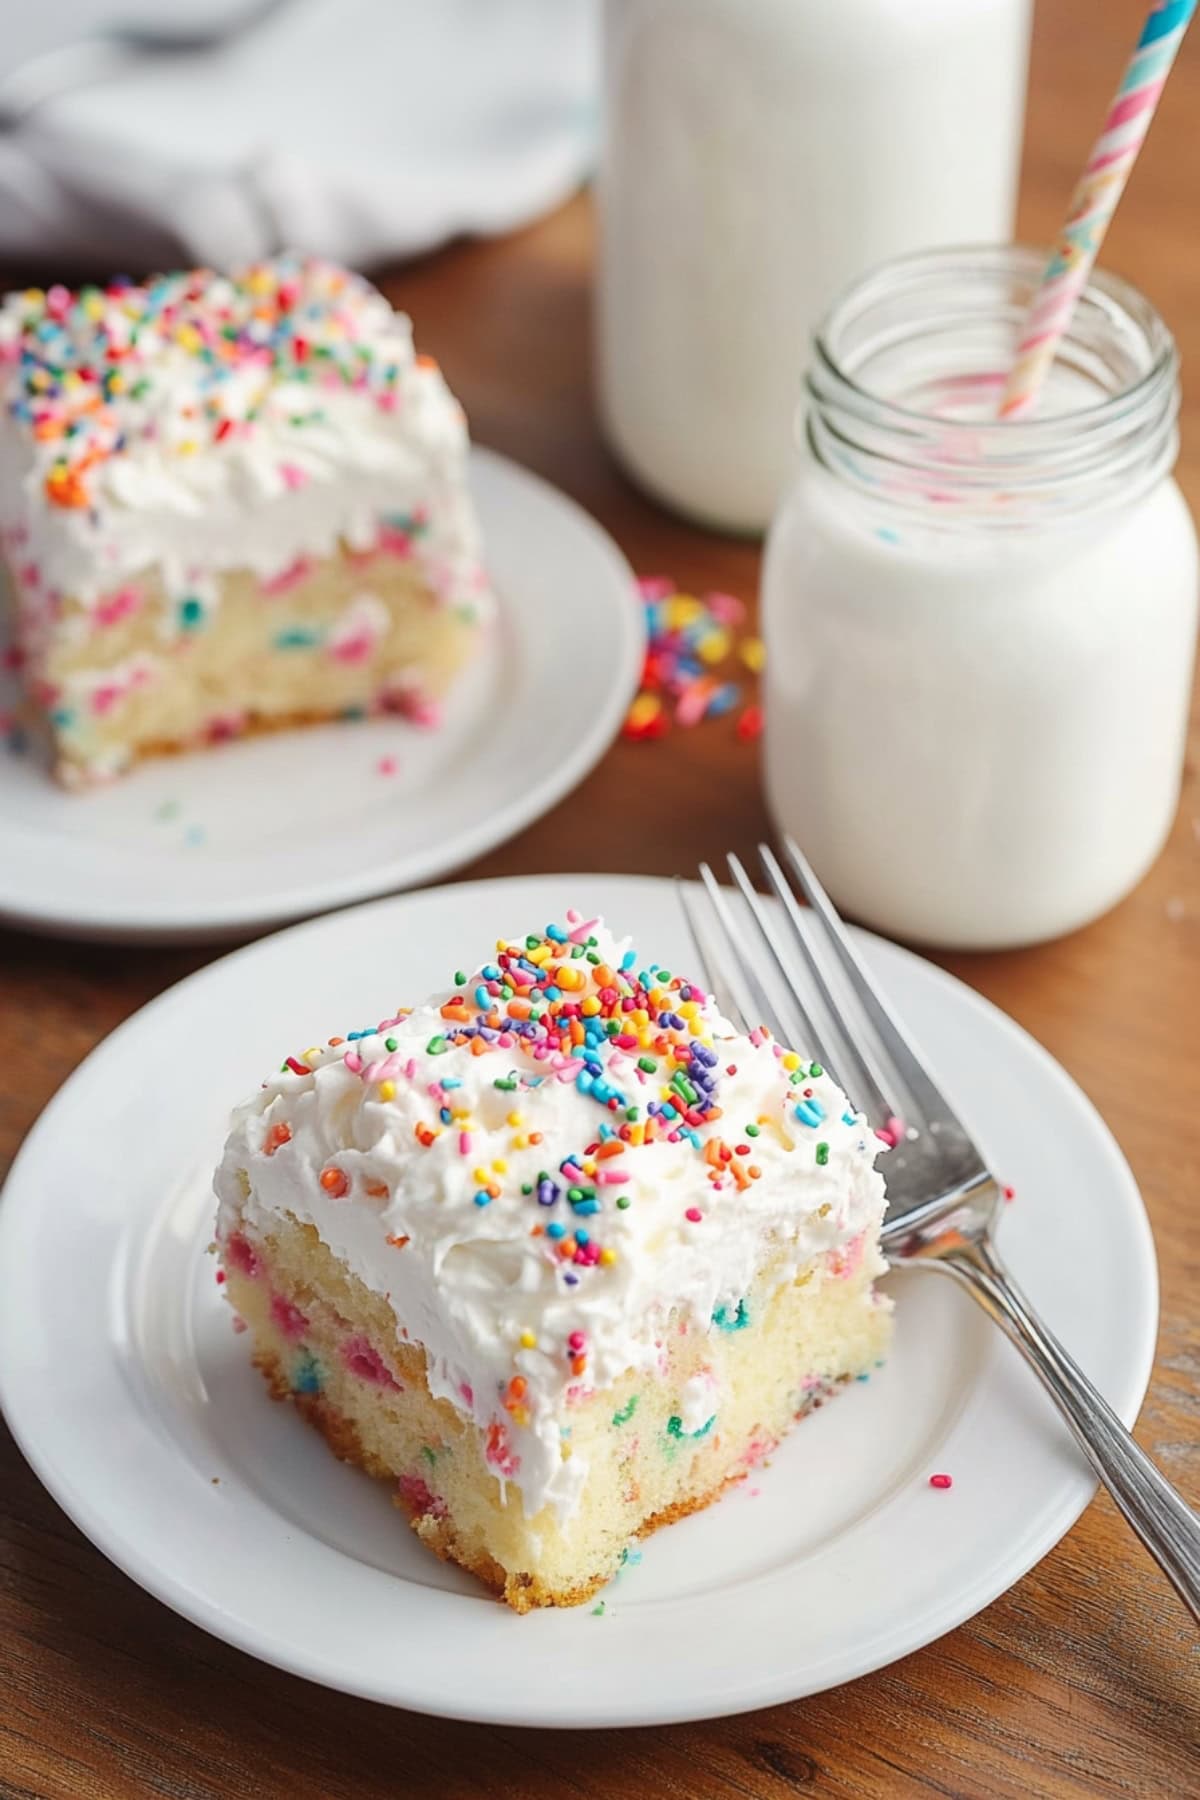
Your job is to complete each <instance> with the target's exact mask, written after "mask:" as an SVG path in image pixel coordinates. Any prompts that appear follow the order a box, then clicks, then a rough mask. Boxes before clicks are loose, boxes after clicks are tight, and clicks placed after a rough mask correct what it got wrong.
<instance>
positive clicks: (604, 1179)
mask: <svg viewBox="0 0 1200 1800" xmlns="http://www.w3.org/2000/svg"><path fill="white" fill-rule="evenodd" d="M596 1180H597V1181H598V1182H599V1183H600V1185H601V1187H620V1186H621V1184H622V1182H625V1181H628V1180H629V1177H628V1175H622V1174H621V1172H620V1171H619V1170H618V1169H601V1171H600V1173H599V1174H598V1175H597V1177H596Z"/></svg>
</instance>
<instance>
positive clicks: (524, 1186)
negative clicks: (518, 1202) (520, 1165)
mask: <svg viewBox="0 0 1200 1800" xmlns="http://www.w3.org/2000/svg"><path fill="white" fill-rule="evenodd" d="M521 1192H522V1193H523V1194H532V1192H533V1183H532V1181H523V1182H522V1183H521Z"/></svg>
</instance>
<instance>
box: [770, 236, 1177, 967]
mask: <svg viewBox="0 0 1200 1800" xmlns="http://www.w3.org/2000/svg"><path fill="white" fill-rule="evenodd" d="M1041 265H1042V259H1041V257H1040V256H1037V255H1035V254H1034V253H1032V252H1030V251H1025V250H1020V249H1002V250H1001V249H995V250H978V249H974V250H954V251H945V252H941V253H938V254H933V255H928V256H920V257H913V258H909V259H907V260H904V261H901V262H898V263H894V264H892V265H890V266H889V267H887V268H885V269H882V270H879V271H877V272H875V273H874V274H873V275H870V276H868V277H867V278H866V279H865V280H863V281H862V282H860V283H859V284H858V285H857V286H856V287H854V288H852V289H851V290H850V292H849V293H847V294H846V295H844V296H843V298H842V299H841V300H840V301H839V302H838V303H837V304H836V305H835V307H834V309H833V311H832V313H831V314H830V315H829V317H828V319H827V320H826V321H825V323H824V325H823V326H822V327H821V329H820V331H819V333H818V335H817V338H816V341H815V345H814V349H813V357H812V366H811V370H810V373H809V377H808V407H807V416H806V418H805V419H804V420H803V421H802V424H803V444H802V456H801V464H800V469H799V473H798V475H797V477H796V480H795V482H794V484H793V486H792V488H791V490H790V492H789V493H788V494H787V496H786V498H785V499H784V500H783V502H782V504H781V507H780V511H779V513H778V516H777V518H776V520H775V522H774V524H773V526H772V529H771V533H770V537H769V540H768V544H767V552H766V559H765V564H764V574H763V610H764V633H765V636H766V640H767V675H766V742H765V760H766V779H767V793H768V800H769V804H770V807H771V811H772V813H773V815H774V818H775V820H776V822H777V824H778V825H779V827H780V828H781V829H782V830H784V831H788V832H790V833H792V835H793V836H794V837H795V838H797V840H798V841H799V842H800V844H801V845H802V846H803V848H804V849H805V851H806V852H807V853H808V855H809V856H810V857H811V858H812V861H813V863H814V865H815V867H816V869H817V871H818V873H819V875H820V877H821V879H822V880H823V881H824V882H825V883H826V884H827V885H828V887H829V890H830V892H831V894H832V896H833V898H834V900H835V901H836V902H837V904H838V905H839V906H840V907H841V908H843V909H844V911H846V912H847V913H849V914H850V915H851V916H853V917H854V918H857V919H861V920H862V921H863V922H864V923H866V924H868V925H873V926H876V927H878V928H879V929H880V930H882V931H885V932H887V933H889V934H891V935H893V936H897V937H904V938H909V939H913V940H915V941H917V942H924V943H931V944H937V945H943V946H947V947H954V948H968V949H985V948H999V947H1003V946H1008V945H1017V944H1027V943H1031V942H1034V941H1036V940H1038V939H1042V938H1048V937H1053V936H1055V935H1057V934H1058V933H1060V932H1065V931H1070V930H1072V929H1073V928H1074V927H1076V926H1079V925H1082V924H1084V923H1085V922H1086V921H1087V920H1089V919H1094V918H1096V917H1097V916H1098V915H1099V914H1100V913H1102V912H1104V911H1105V910H1106V909H1107V908H1108V907H1110V906H1112V905H1113V904H1114V902H1116V901H1117V900H1119V899H1120V898H1121V897H1122V895H1124V894H1126V893H1127V892H1128V891H1129V889H1130V888H1131V887H1133V886H1134V884H1135V883H1136V882H1137V881H1138V880H1139V878H1140V877H1141V876H1142V875H1143V874H1144V873H1145V871H1146V870H1147V869H1148V868H1149V867H1150V865H1151V863H1152V862H1153V861H1154V859H1155V857H1156V856H1157V855H1158V852H1159V850H1160V849H1161V847H1162V844H1163V841H1164V839H1165V837H1166V835H1167V832H1168V831H1169V829H1170V826H1171V823H1172V820H1173V817H1174V814H1175V810H1176V806H1177V803H1178V795H1179V784H1180V774H1181V769H1182V762H1183V750H1184V734H1185V730H1186V721H1187V712H1188V699H1189V694H1190V689H1191V682H1192V670H1193V662H1194V653H1195V640H1196V587H1197V556H1196V536H1195V532H1194V530H1193V527H1192V521H1191V518H1190V516H1189V514H1188V511H1187V507H1186V506H1185V504H1184V501H1183V499H1182V497H1181V495H1180V493H1179V490H1178V488H1177V487H1176V486H1175V483H1174V481H1173V480H1172V478H1171V470H1172V467H1173V465H1174V461H1175V454H1176V415H1177V412H1178V406H1179V388H1178V360H1177V357H1176V353H1175V346H1174V343H1173V341H1172V339H1171V336H1170V334H1169V332H1168V331H1167V329H1166V327H1165V326H1164V324H1163V322H1162V320H1161V319H1160V318H1159V317H1158V314H1157V313H1156V312H1155V311H1154V309H1153V307H1151V306H1150V305H1149V303H1148V302H1147V301H1146V300H1144V299H1143V298H1142V296H1141V295H1140V294H1138V293H1137V292H1136V291H1135V290H1134V289H1133V288H1131V287H1129V286H1128V285H1127V284H1126V283H1124V282H1122V281H1118V280H1116V279H1115V278H1114V277H1112V276H1109V275H1097V276H1095V277H1094V278H1093V280H1092V282H1091V285H1090V286H1089V287H1088V289H1087V291H1086V294H1085V295H1084V297H1083V299H1082V300H1081V302H1080V304H1079V306H1078V308H1077V309H1076V313H1075V317H1074V320H1073V322H1072V324H1071V327H1070V330H1069V332H1068V334H1067V337H1066V339H1065V341H1064V343H1063V345H1062V347H1061V349H1060V352H1059V357H1058V360H1057V362H1056V363H1055V365H1054V367H1053V369H1052V372H1051V375H1050V377H1049V379H1048V382H1047V386H1046V387H1045V389H1044V390H1043V394H1042V398H1041V401H1040V404H1039V407H1038V410H1037V412H1036V413H1035V414H1034V415H1033V416H1032V417H1031V418H1029V419H1028V420H1026V419H1022V420H1017V421H1013V422H1005V423H999V422H997V421H996V419H995V411H996V406H997V402H998V399H999V395H1000V391H1001V388H1002V386H1003V379H1004V371H1005V370H1006V368H1007V366H1008V363H1009V361H1010V359H1011V356H1012V351H1013V346H1014V344H1015V342H1016V336H1017V329H1018V326H1019V324H1020V322H1021V319H1022V316H1023V314H1024V310H1025V307H1026V305H1027V303H1028V300H1029V297H1030V294H1031V292H1032V291H1033V288H1034V286H1035V284H1036V282H1037V278H1038V276H1039V274H1040V271H1041Z"/></svg>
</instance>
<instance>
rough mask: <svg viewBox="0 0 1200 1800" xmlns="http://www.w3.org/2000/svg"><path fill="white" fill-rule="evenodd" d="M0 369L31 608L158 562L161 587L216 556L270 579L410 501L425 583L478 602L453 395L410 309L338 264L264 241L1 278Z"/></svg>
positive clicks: (3, 456) (402, 516)
mask: <svg viewBox="0 0 1200 1800" xmlns="http://www.w3.org/2000/svg"><path fill="white" fill-rule="evenodd" d="M281 295H282V296H283V298H282V299H281ZM226 332H227V333H228V334H230V335H229V336H228V337H226V336H224V335H223V333H226ZM227 345H228V348H226V347H225V346H227ZM211 346H215V349H213V350H210V347H211ZM114 355H115V357H116V361H115V362H114V361H111V360H109V359H110V358H111V357H113V356H114ZM114 371H115V373H116V375H117V376H118V377H119V386H118V387H117V388H116V389H115V390H112V391H109V389H105V388H104V387H103V378H105V377H107V378H108V379H109V382H110V387H111V379H112V377H113V374H114ZM0 383H2V386H3V398H4V400H5V402H6V410H5V418H4V421H3V425H2V427H0V506H2V508H3V511H2V512H0V526H2V527H3V529H4V532H5V544H6V549H7V550H8V553H9V559H10V561H11V562H12V563H13V564H14V566H18V567H24V568H25V569H26V570H27V572H28V579H25V578H24V577H23V578H22V579H21V587H22V590H23V595H24V598H25V603H26V606H27V607H28V608H30V609H31V610H33V609H35V608H36V605H37V601H38V596H39V595H40V596H41V597H42V599H43V601H45V600H47V599H49V598H50V597H52V596H54V595H70V596H71V597H73V598H74V599H76V600H78V601H80V602H82V603H83V604H85V605H88V606H95V605H96V604H97V603H98V602H100V601H101V600H102V599H103V598H104V597H105V596H108V595H111V594H112V593H113V591H114V590H115V589H119V587H120V585H121V583H122V582H123V581H125V580H127V579H129V578H130V577H134V576H137V575H139V574H144V573H145V572H146V571H148V570H150V569H153V568H156V567H157V568H159V569H161V570H162V572H163V577H164V580H165V583H166V586H167V588H168V591H169V592H170V593H172V594H186V593H188V592H190V591H191V588H192V585H193V583H194V582H195V580H196V579H197V578H198V577H202V575H203V572H204V571H206V570H212V569H220V570H226V569H238V568H246V569H250V570H252V571H254V572H255V573H256V574H258V575H259V576H261V577H262V578H263V579H264V580H270V579H272V578H274V577H277V576H278V575H279V574H280V573H281V572H282V571H284V570H286V569H287V568H289V566H290V565H292V564H293V563H295V562H296V561H297V559H298V558H301V557H322V556H327V555H329V554H331V553H332V552H333V551H334V550H335V549H336V547H337V545H338V542H339V540H342V541H344V542H345V543H347V544H348V545H350V546H351V547H352V548H358V549H364V550H365V549H366V548H368V547H369V546H370V545H372V544H374V543H375V542H376V541H377V539H378V537H379V534H380V528H381V524H382V525H383V526H384V527H385V528H386V527H387V526H388V525H389V524H393V526H394V528H396V529H401V530H406V529H408V526H409V524H410V522H411V521H412V519H413V518H414V515H415V516H416V517H417V518H418V519H419V521H420V525H419V531H418V532H417V534H416V535H415V537H414V549H415V552H416V554H417V555H419V556H420V557H421V559H422V562H423V565H424V567H425V569H426V571H427V573H428V575H429V578H430V580H431V582H432V583H433V585H434V586H435V588H436V589H437V591H438V592H439V593H440V594H441V595H442V596H443V597H444V598H445V599H446V600H447V601H448V602H449V603H451V604H456V605H461V606H464V607H468V608H470V609H471V610H472V612H479V611H486V610H487V609H488V607H489V605H490V599H489V595H488V591H487V587H486V582H485V581H484V579H483V576H482V573H481V570H480V565H479V549H478V540H477V533H476V528H475V522H474V516H473V511H472V507H471V504H470V500H469V497H468V495H467V493H466V490H465V486H464V472H465V459H466V452H467V431H466V425H465V421H464V419H463V414H462V410H461V408H460V407H459V405H458V404H457V402H456V401H455V400H454V398H453V397H452V395H451V394H450V392H449V389H448V388H447V386H446V383H445V381H444V380H443V379H442V376H441V374H440V372H439V371H438V369H437V368H436V366H435V365H434V364H433V363H431V362H430V361H429V359H428V358H418V357H417V356H416V355H415V354H414V350H413V342H412V330H411V326H410V324H409V321H408V319H407V318H405V317H404V316H403V315H401V314H397V313H394V312H393V310H392V308H391V307H390V305H389V304H388V303H387V301H386V300H385V299H384V298H383V297H382V295H380V294H378V293H377V292H376V291H375V290H374V289H373V288H371V287H370V286H369V285H368V284H367V283H366V282H364V281H361V280H360V279H359V278H358V277H356V276H352V275H348V274H346V273H345V272H344V271H341V270H338V269H334V268H332V267H331V266H330V265H327V264H323V263H320V262H316V261H307V260H306V261H302V260H300V259H298V258H295V257H280V258H277V259H276V260H275V261H274V262H272V263H270V264H266V265H260V266H258V267H256V268H254V269H251V270H247V271H242V272H241V273H240V274H238V275H235V276H232V277H225V276H216V275H211V274H207V273H203V272H202V273H200V274H193V275H186V274H182V275H171V276H166V277H162V278H159V279H157V280H155V281H153V282H151V283H148V284H147V285H146V286H145V287H135V288H128V289H125V290H120V289H117V290H111V291H106V292H105V293H103V294H101V293H100V291H99V290H90V291H88V290H85V291H84V293H83V294H82V295H80V296H71V295H68V294H66V293H65V290H55V289H52V290H51V291H50V295H49V296H42V295H40V294H35V295H32V296H29V295H19V294H18V295H11V296H9V298H8V299H7V301H6V302H5V304H4V306H3V309H0ZM63 426H70V427H71V430H70V432H69V434H64V432H63V431H62V429H60V428H61V427H63ZM39 433H42V434H43V435H39Z"/></svg>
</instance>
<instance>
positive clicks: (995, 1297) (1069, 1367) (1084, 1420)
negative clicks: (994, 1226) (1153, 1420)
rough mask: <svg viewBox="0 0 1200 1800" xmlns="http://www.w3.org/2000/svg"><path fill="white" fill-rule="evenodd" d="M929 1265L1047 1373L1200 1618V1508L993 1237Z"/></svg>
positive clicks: (1099, 1465) (1080, 1434)
mask: <svg viewBox="0 0 1200 1800" xmlns="http://www.w3.org/2000/svg"><path fill="white" fill-rule="evenodd" d="M926 1266H927V1267H928V1266H933V1267H935V1268H938V1267H940V1268H943V1269H946V1270H947V1271H948V1272H949V1273H950V1274H952V1275H955V1276H957V1277H958V1279H959V1281H960V1282H961V1283H962V1284H963V1285H964V1286H965V1287H966V1288H968V1289H969V1290H970V1292H971V1293H972V1294H973V1295H974V1297H975V1299H976V1300H978V1301H979V1303H980V1305H981V1306H982V1307H983V1308H984V1310H985V1311H986V1312H988V1313H990V1314H991V1316H992V1318H993V1319H995V1321H996V1323H997V1324H998V1325H999V1326H1000V1327H1001V1329H1002V1330H1003V1331H1005V1332H1006V1333H1007V1334H1008V1336H1009V1337H1010V1338H1011V1339H1012V1341H1013V1343H1014V1344H1015V1345H1016V1346H1017V1349H1018V1350H1019V1351H1020V1352H1021V1354H1022V1356H1023V1357H1024V1358H1025V1360H1026V1362H1028V1363H1029V1365H1030V1367H1031V1368H1033V1369H1034V1370H1035V1371H1036V1373H1037V1374H1038V1375H1039V1376H1040V1377H1041V1380H1042V1382H1043V1384H1044V1386H1045V1387H1046V1388H1047V1390H1048V1391H1049V1393H1050V1396H1051V1398H1052V1399H1053V1400H1054V1401H1055V1403H1056V1405H1057V1406H1058V1409H1059V1411H1060V1412H1061V1413H1062V1415H1063V1417H1064V1419H1066V1421H1067V1424H1068V1425H1069V1426H1070V1427H1071V1430H1072V1431H1073V1432H1074V1433H1075V1436H1076V1437H1077V1438H1078V1440H1079V1443H1080V1447H1081V1448H1082V1450H1083V1453H1084V1455H1085V1456H1086V1457H1087V1459H1088V1461H1089V1462H1090V1463H1091V1465H1092V1467H1093V1469H1095V1471H1096V1473H1097V1475H1098V1476H1099V1477H1100V1479H1101V1481H1102V1482H1103V1483H1104V1485H1105V1487H1106V1488H1107V1489H1108V1491H1109V1493H1110V1494H1111V1495H1112V1497H1113V1499H1114V1500H1115V1501H1116V1503H1117V1505H1118V1506H1119V1507H1120V1509H1121V1511H1122V1512H1123V1513H1124V1515H1125V1517H1126V1519H1128V1521H1129V1523H1130V1524H1131V1525H1132V1526H1133V1529H1134V1530H1135V1531H1136V1532H1137V1534H1138V1536H1139V1537H1140V1538H1141V1540H1142V1542H1143V1544H1145V1546H1146V1548H1147V1550H1149V1552H1150V1554H1151V1556H1152V1557H1153V1558H1154V1559H1155V1561H1156V1562H1157V1563H1158V1565H1159V1567H1160V1568H1161V1569H1163V1570H1164V1572H1165V1573H1166V1574H1167V1575H1168V1576H1169V1578H1170V1580H1171V1581H1172V1582H1173V1583H1174V1585H1175V1587H1176V1589H1177V1590H1178V1592H1179V1594H1180V1596H1181V1598H1182V1599H1183V1600H1184V1601H1185V1602H1186V1603H1187V1605H1188V1606H1189V1607H1190V1608H1191V1610H1192V1612H1193V1614H1194V1615H1195V1617H1196V1618H1197V1619H1200V1515H1197V1514H1196V1513H1195V1512H1194V1511H1193V1510H1192V1508H1191V1507H1190V1506H1188V1504H1187V1503H1186V1501H1185V1500H1184V1499H1183V1497H1182V1495H1181V1494H1179V1493H1177V1492H1176V1490H1175V1489H1174V1488H1173V1487H1172V1486H1171V1484H1170V1482H1169V1481H1167V1480H1166V1479H1165V1477H1164V1476H1163V1475H1161V1474H1160V1473H1159V1471H1158V1470H1157V1469H1156V1468H1155V1466H1154V1464H1153V1463H1152V1462H1151V1461H1150V1458H1149V1457H1148V1456H1147V1455H1146V1454H1145V1452H1144V1451H1143V1450H1141V1449H1139V1448H1138V1446H1137V1444H1136V1443H1135V1442H1134V1440H1133V1438H1132V1437H1131V1436H1130V1434H1129V1432H1128V1431H1126V1429H1125V1427H1124V1425H1122V1423H1121V1421H1120V1419H1118V1417H1117V1415H1116V1413H1115V1412H1114V1411H1113V1410H1112V1407H1111V1406H1109V1404H1108V1402H1107V1401H1106V1400H1105V1399H1104V1398H1103V1396H1102V1395H1101V1394H1099V1393H1098V1392H1097V1391H1096V1389H1095V1388H1094V1387H1093V1386H1092V1384H1091V1382H1090V1381H1089V1380H1088V1378H1087V1376H1086V1375H1085V1374H1084V1373H1083V1370H1082V1369H1081V1368H1080V1367H1079V1365H1078V1364H1077V1363H1076V1362H1075V1361H1074V1359H1073V1358H1072V1357H1070V1356H1068V1355H1067V1352H1066V1351H1065V1350H1064V1349H1063V1347H1062V1345H1061V1344H1060V1343H1059V1341H1058V1339H1057V1338H1056V1337H1055V1336H1054V1334H1053V1332H1051V1331H1049V1330H1047V1328H1046V1326H1045V1325H1043V1323H1042V1321H1041V1320H1040V1319H1039V1318H1038V1316H1037V1314H1036V1312H1035V1311H1034V1310H1033V1308H1032V1306H1030V1304H1029V1302H1028V1301H1027V1300H1026V1298H1025V1296H1024V1295H1023V1294H1022V1293H1021V1290H1020V1289H1019V1288H1018V1287H1017V1285H1016V1283H1015V1282H1014V1281H1013V1280H1012V1278H1011V1277H1010V1276H1009V1274H1008V1271H1007V1270H1006V1269H1005V1267H1004V1265H1003V1263H1002V1262H1001V1261H1000V1258H999V1257H998V1256H997V1254H996V1251H995V1247H994V1246H993V1245H992V1244H991V1242H990V1241H988V1240H987V1239H983V1240H979V1241H975V1242H967V1243H963V1244H961V1245H956V1246H955V1247H954V1248H953V1249H950V1250H943V1251H941V1252H940V1254H938V1255H937V1256H934V1257H931V1258H930V1259H929V1262H928V1263H927V1264H926Z"/></svg>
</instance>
